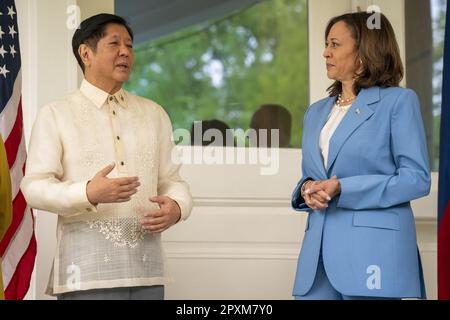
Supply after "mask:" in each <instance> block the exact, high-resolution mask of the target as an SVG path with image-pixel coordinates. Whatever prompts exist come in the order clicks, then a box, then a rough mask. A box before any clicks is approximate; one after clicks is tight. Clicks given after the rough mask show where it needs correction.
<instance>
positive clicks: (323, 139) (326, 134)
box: [319, 104, 352, 168]
mask: <svg viewBox="0 0 450 320" xmlns="http://www.w3.org/2000/svg"><path fill="white" fill-rule="evenodd" d="M351 106H352V105H351V104H350V105H348V106H343V107H339V106H338V105H337V104H334V106H333V108H332V109H331V112H330V114H329V115H328V120H327V122H326V123H325V126H324V127H323V128H322V131H321V132H320V138H319V148H320V152H321V154H322V160H323V165H324V166H325V168H326V167H327V163H328V151H329V146H330V140H331V137H332V136H333V134H334V132H335V131H336V129H337V127H338V126H339V124H340V123H341V121H342V119H344V116H345V114H346V113H347V111H348V110H349V109H350V108H351Z"/></svg>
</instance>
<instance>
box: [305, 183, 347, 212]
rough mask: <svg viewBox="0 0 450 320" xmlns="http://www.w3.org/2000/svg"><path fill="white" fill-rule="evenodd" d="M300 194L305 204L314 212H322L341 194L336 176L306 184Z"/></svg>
mask: <svg viewBox="0 0 450 320" xmlns="http://www.w3.org/2000/svg"><path fill="white" fill-rule="evenodd" d="M304 190H305V191H304V192H303V193H302V196H303V199H304V200H305V203H306V204H307V205H308V207H310V208H311V209H314V210H323V209H325V208H327V207H328V202H329V201H331V199H333V198H334V197H335V196H337V195H338V194H339V193H340V192H341V186H340V183H339V180H338V179H337V177H336V176H334V177H332V178H331V179H328V180H321V181H308V182H306V185H305V188H304Z"/></svg>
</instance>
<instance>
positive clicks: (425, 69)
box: [405, 0, 447, 171]
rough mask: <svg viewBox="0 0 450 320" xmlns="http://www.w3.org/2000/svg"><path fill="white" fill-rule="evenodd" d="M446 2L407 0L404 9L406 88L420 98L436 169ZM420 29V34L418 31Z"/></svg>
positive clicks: (434, 168) (433, 168)
mask: <svg viewBox="0 0 450 320" xmlns="http://www.w3.org/2000/svg"><path fill="white" fill-rule="evenodd" d="M446 2H447V1H446V0H408V1H405V10H406V15H405V16H406V75H407V79H406V80H407V86H408V87H409V88H411V89H414V90H415V91H416V92H417V94H418V95H419V98H420V100H421V101H420V102H421V107H422V116H423V120H424V125H425V131H426V136H427V143H428V151H429V154H430V165H431V168H432V170H433V171H436V170H438V167H439V130H440V114H441V97H442V70H443V52H444V32H445V13H446ZM418 30H420V32H417V31H418Z"/></svg>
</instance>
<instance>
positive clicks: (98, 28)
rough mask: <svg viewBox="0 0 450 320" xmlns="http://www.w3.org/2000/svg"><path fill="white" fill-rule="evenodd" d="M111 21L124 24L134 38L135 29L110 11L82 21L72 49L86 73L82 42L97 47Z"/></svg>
mask: <svg viewBox="0 0 450 320" xmlns="http://www.w3.org/2000/svg"><path fill="white" fill-rule="evenodd" d="M110 23H115V24H120V25H122V26H124V27H125V28H126V29H127V31H128V33H129V34H130V37H131V39H132V40H133V31H132V30H131V28H130V26H129V25H128V23H127V21H126V20H125V19H124V18H122V17H119V16H116V15H114V14H108V13H100V14H97V15H95V16H92V17H90V18H87V19H86V20H84V21H82V22H81V24H80V26H79V28H78V29H77V30H76V31H75V34H74V35H73V38H72V50H73V54H74V55H75V58H77V61H78V64H79V65H80V67H81V69H82V70H83V73H84V63H83V61H82V60H81V57H80V54H79V53H78V48H79V47H80V45H81V44H86V45H88V46H89V47H90V48H91V49H92V50H94V52H95V50H96V49H97V43H98V41H99V40H100V39H101V38H103V37H104V36H105V29H106V26H107V25H108V24H110Z"/></svg>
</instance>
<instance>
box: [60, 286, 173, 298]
mask: <svg viewBox="0 0 450 320" xmlns="http://www.w3.org/2000/svg"><path fill="white" fill-rule="evenodd" d="M57 298H58V300H164V286H146V287H123V288H108V289H93V290H85V291H73V292H67V293H61V294H59V295H58V296H57Z"/></svg>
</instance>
